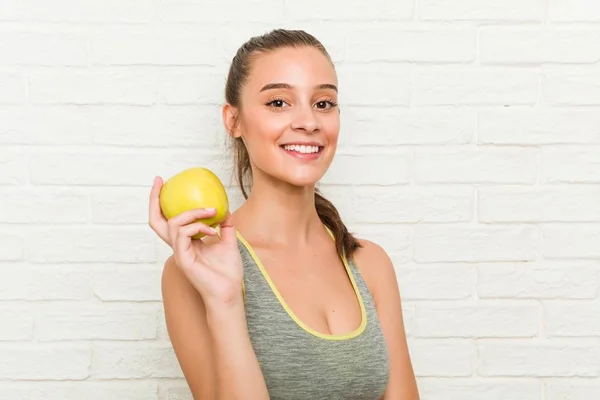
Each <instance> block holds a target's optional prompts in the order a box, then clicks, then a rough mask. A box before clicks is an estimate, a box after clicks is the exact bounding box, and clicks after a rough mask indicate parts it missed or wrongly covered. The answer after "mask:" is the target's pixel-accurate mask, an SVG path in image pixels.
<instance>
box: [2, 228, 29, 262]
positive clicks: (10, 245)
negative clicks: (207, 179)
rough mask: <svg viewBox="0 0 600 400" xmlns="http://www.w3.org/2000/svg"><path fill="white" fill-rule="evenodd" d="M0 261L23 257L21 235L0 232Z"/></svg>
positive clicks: (15, 259) (23, 243)
mask: <svg viewBox="0 0 600 400" xmlns="http://www.w3.org/2000/svg"><path fill="white" fill-rule="evenodd" d="M0 243H2V246H1V247H0V261H17V260H21V259H22V258H23V257H25V239H24V238H23V236H21V235H17V234H13V233H7V232H0Z"/></svg>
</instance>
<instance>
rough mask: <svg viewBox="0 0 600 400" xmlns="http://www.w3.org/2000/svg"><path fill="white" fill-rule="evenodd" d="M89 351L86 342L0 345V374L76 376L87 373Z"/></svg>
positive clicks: (45, 377) (7, 376) (33, 377)
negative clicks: (0, 361)
mask: <svg viewBox="0 0 600 400" xmlns="http://www.w3.org/2000/svg"><path fill="white" fill-rule="evenodd" d="M91 358H92V353H91V352H90V349H89V345H87V344H72V343H61V344H52V345H46V344H38V343H35V344H33V343H27V344H24V343H23V344H15V343H10V344H9V343H7V344H2V345H0V359H1V360H2V363H0V378H1V379H27V380H79V379H86V378H87V377H88V376H89V367H90V360H91Z"/></svg>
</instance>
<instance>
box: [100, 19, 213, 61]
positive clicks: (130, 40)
mask: <svg viewBox="0 0 600 400" xmlns="http://www.w3.org/2000/svg"><path fill="white" fill-rule="evenodd" d="M124 34H125V35H127V40H123V35H124ZM216 36H217V35H216V34H210V33H209V32H206V31H204V30H196V29H185V30H183V29H174V28H167V29H161V30H160V33H159V34H155V33H148V32H139V31H135V32H127V31H126V32H123V30H122V29H109V30H107V31H103V32H102V34H101V35H98V36H94V37H92V38H91V39H90V60H91V63H92V64H97V65H214V64H215V57H214V51H216V50H217V40H216V39H217V38H216Z"/></svg>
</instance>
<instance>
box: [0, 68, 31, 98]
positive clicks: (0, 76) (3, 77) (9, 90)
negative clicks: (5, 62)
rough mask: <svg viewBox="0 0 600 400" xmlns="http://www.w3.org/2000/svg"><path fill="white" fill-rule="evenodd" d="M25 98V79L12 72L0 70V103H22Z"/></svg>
mask: <svg viewBox="0 0 600 400" xmlns="http://www.w3.org/2000/svg"><path fill="white" fill-rule="evenodd" d="M26 100H27V86H26V83H25V79H24V78H23V77H22V76H20V75H17V74H14V73H6V72H0V105H5V104H23V103H25V101H26Z"/></svg>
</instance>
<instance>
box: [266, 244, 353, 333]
mask: <svg viewBox="0 0 600 400" xmlns="http://www.w3.org/2000/svg"><path fill="white" fill-rule="evenodd" d="M255 251H256V252H257V254H258V257H259V259H260V260H261V261H262V264H261V267H260V268H261V271H262V275H263V278H265V280H266V281H268V283H269V285H270V289H271V290H270V291H271V292H274V293H275V294H276V296H278V297H279V301H280V303H282V304H283V306H284V307H286V308H287V309H288V311H289V312H290V313H291V314H293V317H294V318H297V319H298V320H299V322H301V323H303V324H306V325H307V326H309V327H310V329H314V330H315V331H317V332H320V333H324V334H334V335H335V334H344V333H348V332H352V331H354V330H356V329H357V327H359V325H360V324H361V322H362V313H361V305H360V302H359V296H360V293H359V292H358V288H357V287H356V285H355V282H354V281H353V277H352V274H351V272H350V271H349V269H348V265H347V264H346V263H344V262H343V261H342V260H340V259H339V258H338V257H337V254H336V253H335V252H334V253H333V254H331V255H326V256H325V257H324V256H323V255H322V253H321V254H317V253H315V254H291V255H289V254H281V253H280V252H277V251H269V250H264V249H260V250H255Z"/></svg>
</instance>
